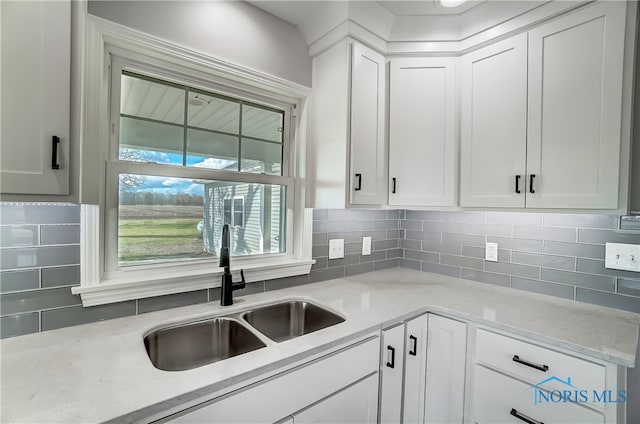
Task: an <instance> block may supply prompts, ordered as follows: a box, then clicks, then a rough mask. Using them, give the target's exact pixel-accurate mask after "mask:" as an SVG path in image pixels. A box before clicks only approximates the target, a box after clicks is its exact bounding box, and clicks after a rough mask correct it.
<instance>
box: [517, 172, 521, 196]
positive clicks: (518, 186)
mask: <svg viewBox="0 0 640 424" xmlns="http://www.w3.org/2000/svg"><path fill="white" fill-rule="evenodd" d="M520 177H522V175H516V193H518V194H520Z"/></svg>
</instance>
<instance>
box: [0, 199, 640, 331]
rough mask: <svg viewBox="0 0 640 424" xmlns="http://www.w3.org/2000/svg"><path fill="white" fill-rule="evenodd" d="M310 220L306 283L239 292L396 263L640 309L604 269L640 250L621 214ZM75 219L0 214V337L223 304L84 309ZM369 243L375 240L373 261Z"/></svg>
mask: <svg viewBox="0 0 640 424" xmlns="http://www.w3.org/2000/svg"><path fill="white" fill-rule="evenodd" d="M313 219H314V222H313V243H312V244H313V257H314V259H315V260H316V264H315V265H314V266H313V268H312V270H311V273H310V274H309V275H302V276H296V277H290V278H284V279H276V280H270V281H258V282H254V283H249V284H248V285H247V288H245V289H244V290H241V291H239V292H237V294H235V295H236V296H246V295H248V294H252V293H261V292H264V291H266V290H276V289H280V288H285V287H293V286H298V285H301V284H307V283H311V282H317V281H323V280H328V279H334V278H339V277H345V276H350V275H356V274H360V273H364V272H370V271H373V270H380V269H385V268H390V267H396V266H400V267H406V268H411V269H416V270H422V271H425V272H433V273H440V274H444V275H450V276H454V277H462V278H466V279H470V280H475V281H480V282H484V283H489V284H494V285H499V286H504V287H512V288H514V289H519V290H525V291H529V292H534V293H540V294H545V295H551V296H556V297H561V298H566V299H575V300H578V301H582V302H587V303H595V304H599V305H604V306H610V307H614V308H619V309H624V310H635V311H636V312H638V310H637V309H638V305H640V274H638V273H631V272H626V271H616V270H609V269H605V268H604V266H603V260H604V243H605V242H624V243H638V244H640V233H639V232H638V231H633V230H624V231H620V230H616V228H618V227H617V225H618V219H619V217H617V216H605V215H572V214H543V213H518V212H475V211H473V212H471V211H465V212H456V211H444V212H442V211H411V210H363V209H349V210H334V209H315V210H314V211H313ZM79 220H80V208H79V206H77V205H71V206H69V205H53V204H44V205H43V204H35V205H34V204H31V205H26V204H25V205H22V204H10V205H7V204H2V205H1V206H0V230H1V231H2V241H0V293H1V297H0V299H1V301H2V304H1V306H2V317H1V318H0V320H1V324H2V325H1V334H0V337H12V336H17V335H22V334H28V333H33V332H37V331H44V330H49V329H53V328H60V327H65V326H70V325H77V324H82V323H87V322H92V321H98V320H102V319H110V318H116V317H121V316H127V315H134V314H136V313H144V312H149V311H152V310H157V309H164V308H168V307H175V306H182V305H187V304H192V303H200V302H206V301H217V300H219V298H220V289H219V288H213V289H209V290H201V291H195V292H187V293H181V294H177V295H170V296H161V297H157V298H149V299H139V300H133V301H127V302H121V303H117V304H111V305H103V306H97V307H90V308H83V307H82V306H81V305H80V300H79V297H78V296H75V295H72V294H71V291H70V290H71V286H74V285H77V284H79V280H80V266H79V260H80V259H79V241H80V238H79V223H80V222H79ZM10 230H13V231H10ZM362 237H372V241H373V244H372V248H373V251H372V253H371V254H370V255H362ZM334 238H342V239H344V240H345V258H341V259H335V260H329V259H328V241H329V240H330V239H334ZM487 241H489V242H496V243H498V247H499V249H498V262H497V263H494V262H487V261H485V260H484V248H485V243H486V242H487Z"/></svg>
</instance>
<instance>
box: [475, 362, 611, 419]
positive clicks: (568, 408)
mask: <svg viewBox="0 0 640 424" xmlns="http://www.w3.org/2000/svg"><path fill="white" fill-rule="evenodd" d="M473 374H474V376H473V387H472V392H471V411H470V420H469V422H471V423H477V424H485V423H514V424H523V423H526V422H527V421H526V419H527V418H529V419H530V420H532V421H533V422H536V421H540V422H543V423H545V424H552V423H566V424H569V423H579V424H590V423H604V415H602V414H600V413H598V412H596V411H593V410H590V409H588V408H585V407H583V406H580V405H576V404H572V403H553V402H539V403H538V404H535V402H534V400H535V393H534V390H533V389H531V386H530V385H529V384H526V383H523V382H521V381H518V380H515V379H513V378H510V377H507V376H505V375H502V374H499V373H497V372H495V371H491V370H488V369H486V368H484V367H483V366H479V365H474V366H473ZM512 410H515V411H517V412H515V413H516V414H518V415H520V416H522V418H517V417H515V416H513V415H512V414H511V412H512ZM529 422H531V421H529Z"/></svg>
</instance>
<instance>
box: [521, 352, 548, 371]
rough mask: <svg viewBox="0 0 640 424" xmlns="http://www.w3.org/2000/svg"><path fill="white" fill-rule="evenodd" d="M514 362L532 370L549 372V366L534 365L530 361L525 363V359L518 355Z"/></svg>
mask: <svg viewBox="0 0 640 424" xmlns="http://www.w3.org/2000/svg"><path fill="white" fill-rule="evenodd" d="M513 362H517V363H519V364H522V365H526V366H528V367H531V368H535V369H537V370H540V371H542V372H547V371H549V366H548V365H544V364H542V365H538V364H534V363H533V362H529V361H525V360H524V359H520V357H519V356H518V355H513Z"/></svg>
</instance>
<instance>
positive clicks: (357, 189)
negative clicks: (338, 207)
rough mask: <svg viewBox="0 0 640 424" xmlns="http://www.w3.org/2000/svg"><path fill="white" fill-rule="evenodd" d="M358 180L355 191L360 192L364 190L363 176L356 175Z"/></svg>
mask: <svg viewBox="0 0 640 424" xmlns="http://www.w3.org/2000/svg"><path fill="white" fill-rule="evenodd" d="M356 178H357V179H358V185H357V186H355V187H354V188H353V189H354V190H355V191H360V190H362V174H356Z"/></svg>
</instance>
